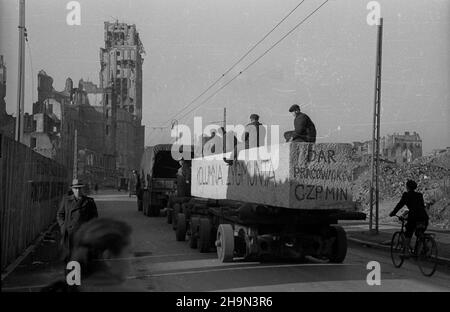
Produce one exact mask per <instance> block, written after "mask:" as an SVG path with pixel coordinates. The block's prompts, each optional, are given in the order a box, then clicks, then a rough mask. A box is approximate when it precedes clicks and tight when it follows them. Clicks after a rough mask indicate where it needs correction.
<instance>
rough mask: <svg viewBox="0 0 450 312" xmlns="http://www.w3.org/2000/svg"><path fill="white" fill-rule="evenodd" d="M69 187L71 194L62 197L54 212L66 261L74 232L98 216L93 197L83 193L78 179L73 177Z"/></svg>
mask: <svg viewBox="0 0 450 312" xmlns="http://www.w3.org/2000/svg"><path fill="white" fill-rule="evenodd" d="M71 187H72V194H71V195H67V196H65V197H64V198H63V199H62V201H61V204H60V206H59V209H58V212H57V214H56V220H57V221H58V225H59V227H60V230H61V247H62V256H63V258H64V260H65V261H66V262H68V261H70V251H71V249H72V247H73V237H74V234H75V232H76V231H77V230H78V229H79V228H80V227H81V225H82V224H83V223H86V222H88V221H89V220H91V219H93V218H96V217H98V212H97V206H96V205H95V202H94V199H93V198H91V197H87V196H85V195H84V194H83V187H84V185H83V184H82V183H80V182H79V181H78V179H74V180H73V182H72V185H71Z"/></svg>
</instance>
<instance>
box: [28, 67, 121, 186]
mask: <svg viewBox="0 0 450 312" xmlns="http://www.w3.org/2000/svg"><path fill="white" fill-rule="evenodd" d="M97 91H98V90H97V88H96V87H95V85H93V84H92V85H91V84H90V83H89V82H88V83H85V82H84V81H83V80H80V82H79V84H78V88H74V86H73V82H72V79H70V78H67V80H66V84H65V88H64V90H62V91H56V90H54V88H53V78H52V77H50V76H48V75H47V74H46V73H45V71H43V70H41V71H40V72H39V74H38V101H37V102H36V103H34V104H33V114H32V116H31V118H25V119H26V120H28V119H30V120H31V124H30V122H25V129H24V141H25V143H26V144H27V145H28V146H30V147H31V148H33V149H34V150H35V151H36V152H38V153H40V154H42V155H44V156H46V157H48V158H52V159H55V160H56V161H58V162H59V163H61V164H63V165H64V166H65V167H66V168H68V169H69V170H68V171H69V174H70V176H69V177H68V179H70V178H72V173H73V168H74V154H75V130H76V133H77V144H76V145H77V172H76V174H77V177H78V178H80V179H82V180H83V181H85V183H88V184H91V185H93V184H95V183H99V184H110V185H114V184H115V182H114V181H115V179H116V178H115V157H114V155H112V154H108V152H107V148H106V145H105V139H104V138H105V133H104V129H105V119H104V112H103V106H102V105H101V104H102V103H101V102H96V101H95V99H96V98H99V97H100V98H101V97H102V95H101V94H100V96H99V94H98V92H97ZM91 92H92V93H91ZM90 99H91V100H92V101H93V104H97V105H91V104H90Z"/></svg>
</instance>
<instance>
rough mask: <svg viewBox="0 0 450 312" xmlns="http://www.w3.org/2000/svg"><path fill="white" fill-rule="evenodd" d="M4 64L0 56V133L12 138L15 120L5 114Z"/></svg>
mask: <svg viewBox="0 0 450 312" xmlns="http://www.w3.org/2000/svg"><path fill="white" fill-rule="evenodd" d="M5 97H6V64H5V62H4V59H3V55H0V132H2V133H3V134H4V135H6V136H8V137H11V138H14V134H15V119H14V117H13V116H11V115H9V114H8V113H7V112H6V102H5Z"/></svg>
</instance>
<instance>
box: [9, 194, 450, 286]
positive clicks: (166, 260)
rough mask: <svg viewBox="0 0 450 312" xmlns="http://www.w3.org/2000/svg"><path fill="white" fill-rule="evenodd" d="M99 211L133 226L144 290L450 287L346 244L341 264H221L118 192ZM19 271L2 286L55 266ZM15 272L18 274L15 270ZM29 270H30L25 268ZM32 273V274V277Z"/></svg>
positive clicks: (42, 279) (47, 274)
mask: <svg viewBox="0 0 450 312" xmlns="http://www.w3.org/2000/svg"><path fill="white" fill-rule="evenodd" d="M96 202H97V204H98V207H99V214H100V215H101V216H105V217H113V218H119V219H121V220H125V221H126V222H128V223H129V224H130V225H132V227H133V231H134V232H133V250H134V253H135V257H133V258H131V259H130V261H132V264H133V268H134V270H133V271H134V272H133V273H132V276H130V279H137V280H139V281H140V282H141V284H142V285H143V290H148V291H283V292H285V291H449V290H450V272H448V269H447V268H442V269H441V270H439V271H438V272H437V273H436V274H435V275H434V276H433V277H431V278H427V277H424V276H422V275H421V273H420V271H419V269H418V267H417V265H415V263H414V262H410V263H406V264H405V265H404V266H403V267H402V268H401V269H396V268H394V267H393V265H392V263H391V260H390V257H389V254H388V253H386V252H385V251H382V250H374V249H370V248H364V247H361V246H359V245H356V244H355V245H350V248H349V250H348V254H347V258H346V261H345V263H343V264H323V263H317V262H309V263H273V262H272V263H270V262H269V263H257V262H235V263H228V264H223V263H219V262H218V261H217V259H216V254H215V253H214V252H211V253H209V254H200V253H199V252H198V251H197V250H192V249H190V248H189V246H188V244H187V243H186V242H177V241H175V234H174V232H173V230H172V228H171V225H168V224H167V223H166V222H165V218H149V217H145V216H143V215H142V213H140V212H138V211H137V209H136V202H135V199H134V198H132V199H130V198H129V197H128V196H127V195H124V194H123V193H122V194H120V193H117V194H110V195H98V196H96ZM373 260H375V261H378V262H379V263H380V264H381V272H382V274H381V286H369V285H368V284H367V282H366V277H367V274H368V272H369V271H368V270H367V269H366V265H367V263H368V262H369V261H373ZM23 269H24V268H22V271H21V270H19V271H18V272H17V273H13V274H11V276H10V277H8V279H7V280H6V281H5V283H4V284H3V287H5V288H6V289H4V290H18V291H19V290H31V291H32V290H33V289H37V287H35V288H33V287H24V286H33V285H37V286H39V285H41V284H45V283H47V282H48V280H51V278H54V277H55V275H56V274H57V272H58V271H57V269H55V267H54V266H52V267H51V268H46V269H37V270H31V271H30V270H28V273H27V274H25V273H24V272H25V271H26V270H25V271H24V270H23ZM20 271H21V272H22V273H20ZM30 272H31V273H30ZM33 274H35V277H33Z"/></svg>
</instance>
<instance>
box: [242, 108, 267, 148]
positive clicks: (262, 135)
mask: <svg viewBox="0 0 450 312" xmlns="http://www.w3.org/2000/svg"><path fill="white" fill-rule="evenodd" d="M265 139H266V129H265V128H264V126H263V124H262V123H260V122H259V116H258V115H257V114H251V115H250V123H249V124H248V125H247V126H245V132H244V142H245V148H246V149H248V148H253V147H259V146H263V145H264V142H265Z"/></svg>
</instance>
